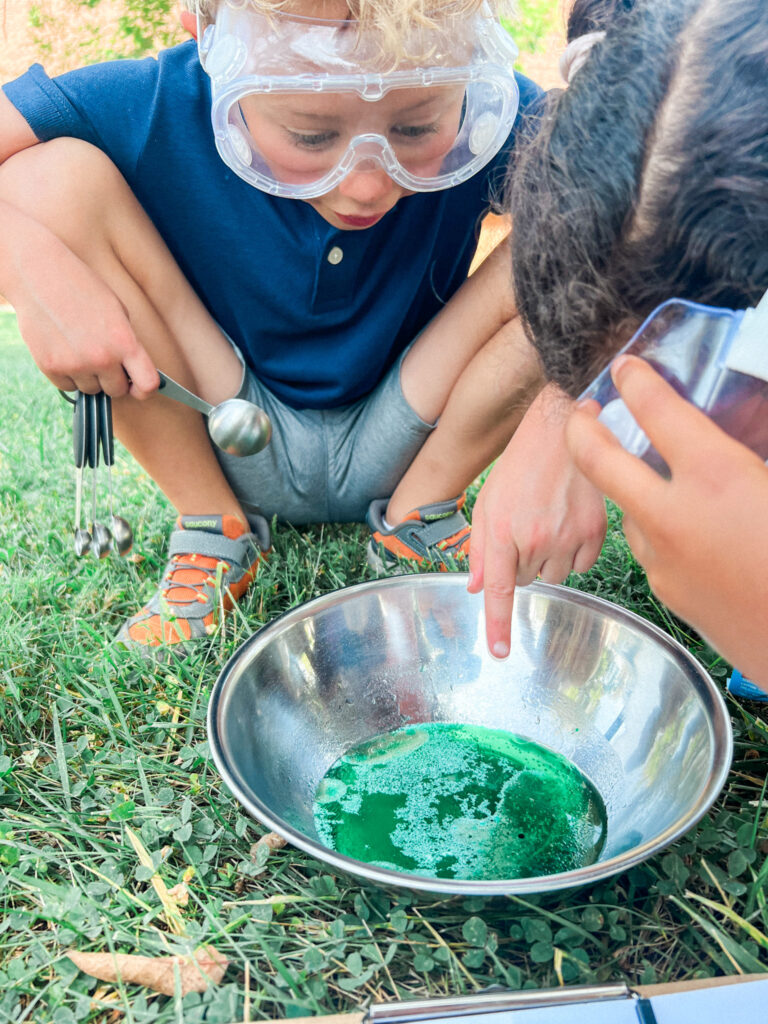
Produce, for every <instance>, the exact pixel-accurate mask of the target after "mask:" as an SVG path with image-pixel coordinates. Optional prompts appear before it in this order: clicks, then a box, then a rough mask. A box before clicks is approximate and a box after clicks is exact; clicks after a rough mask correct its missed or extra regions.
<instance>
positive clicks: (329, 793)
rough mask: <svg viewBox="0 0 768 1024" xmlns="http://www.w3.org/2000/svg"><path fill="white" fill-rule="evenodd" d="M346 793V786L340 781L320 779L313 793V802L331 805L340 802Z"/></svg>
mask: <svg viewBox="0 0 768 1024" xmlns="http://www.w3.org/2000/svg"><path fill="white" fill-rule="evenodd" d="M346 792H347V784H346V783H345V782H342V781H341V779H329V778H328V777H327V776H326V778H324V779H322V780H321V782H320V785H319V786H318V787H317V792H316V793H315V800H316V801H317V802H318V803H319V804H332V803H333V802H334V801H335V800H341V798H342V797H343V796H344V794H345V793H346Z"/></svg>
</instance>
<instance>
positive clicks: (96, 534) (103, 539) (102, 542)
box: [91, 523, 112, 558]
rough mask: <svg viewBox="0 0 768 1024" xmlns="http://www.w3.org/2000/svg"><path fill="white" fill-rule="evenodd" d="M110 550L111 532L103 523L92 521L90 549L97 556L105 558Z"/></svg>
mask: <svg viewBox="0 0 768 1024" xmlns="http://www.w3.org/2000/svg"><path fill="white" fill-rule="evenodd" d="M111 550H112V534H111V533H110V531H109V530H108V529H107V527H106V526H105V525H104V524H103V523H94V524H93V529H92V533H91V551H92V552H93V553H94V555H95V556H96V557H97V558H106V557H107V555H108V554H109V552H110V551H111Z"/></svg>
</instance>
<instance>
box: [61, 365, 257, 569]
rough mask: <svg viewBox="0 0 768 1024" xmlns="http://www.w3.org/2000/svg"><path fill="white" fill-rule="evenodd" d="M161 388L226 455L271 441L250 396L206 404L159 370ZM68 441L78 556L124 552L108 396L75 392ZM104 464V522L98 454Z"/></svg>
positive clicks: (126, 539) (125, 531)
mask: <svg viewBox="0 0 768 1024" xmlns="http://www.w3.org/2000/svg"><path fill="white" fill-rule="evenodd" d="M157 372H158V375H159V377H160V392H161V394H164V395H165V396H166V397H167V398H172V399H173V400H174V401H176V402H181V403H182V405H187V406H190V407H191V408H192V409H196V410H197V411H198V412H201V413H203V415H204V416H206V417H207V418H208V433H209V435H210V438H211V440H212V441H213V443H214V444H215V445H216V446H217V447H218V448H220V449H221V450H222V451H224V452H227V453H228V454H230V455H239V456H246V455H255V454H256V453H257V452H260V451H261V450H262V448H264V447H265V446H266V445H267V444H269V441H270V438H271V436H272V424H271V423H270V421H269V417H268V416H267V414H266V413H265V412H264V411H263V410H262V409H260V408H259V407H258V406H257V405H254V404H253V402H246V401H245V400H243V399H241V398H228V399H227V400H226V401H224V402H220V403H219V404H218V405H215V406H214V405H210V403H208V402H205V401H204V400H203V399H202V398H199V397H198V396H197V395H195V394H193V393H192V392H191V391H187V389H186V388H183V387H182V386H181V385H180V384H178V383H177V382H176V381H175V380H173V379H172V378H171V377H168V376H167V375H166V374H164V373H161V371H160V370H158V371H157ZM65 397H67V399H68V401H71V402H73V405H74V421H73V427H72V445H73V450H74V455H75V541H74V547H75V554H76V555H77V556H78V558H81V557H82V556H83V555H86V554H87V553H88V552H89V551H90V552H91V553H92V554H94V555H95V556H96V557H97V558H104V557H106V555H108V554H109V552H110V551H116V552H117V553H118V555H127V554H128V552H129V551H130V550H131V546H132V545H133V531H132V530H131V527H130V525H129V524H128V523H127V522H126V521H125V519H123V517H122V516H118V515H115V508H114V499H113V496H112V465H113V463H114V461H115V442H114V436H113V433H112V399H111V398H110V397H109V395H107V394H105V393H104V392H103V391H100V392H99V393H98V394H97V395H86V394H85V393H84V392H82V391H76V392H75V398H74V401H73V400H72V399H71V398H69V396H65ZM100 453H101V456H102V457H103V460H104V465H105V466H106V467H107V478H108V480H109V521H110V526H105V525H104V524H103V523H100V522H98V521H97V519H96V486H97V477H98V468H99V455H100ZM86 465H87V466H88V467H89V468H90V470H91V477H92V481H91V486H92V494H91V524H90V529H89V530H87V529H85V527H84V526H83V525H82V516H83V470H84V469H85V467H86Z"/></svg>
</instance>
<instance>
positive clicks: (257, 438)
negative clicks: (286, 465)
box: [157, 370, 272, 455]
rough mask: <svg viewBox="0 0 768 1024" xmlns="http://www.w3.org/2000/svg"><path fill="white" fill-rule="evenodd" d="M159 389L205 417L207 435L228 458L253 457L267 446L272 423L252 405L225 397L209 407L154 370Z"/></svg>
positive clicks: (260, 410)
mask: <svg viewBox="0 0 768 1024" xmlns="http://www.w3.org/2000/svg"><path fill="white" fill-rule="evenodd" d="M157 372H158V374H159V375H160V390H161V392H162V393H163V394H164V395H165V396H166V397H167V398H173V399H174V400H175V401H177V402H181V403H182V405H188V406H189V407H190V408H191V409H197V411H198V412H201V413H202V414H203V415H204V416H207V417H208V433H209V434H210V437H211V440H212V441H213V443H214V444H215V445H216V447H217V448H221V450H222V451H223V452H227V454H229V455H255V454H256V452H260V451H261V450H262V448H265V447H266V445H268V444H269V439H270V437H271V436H272V424H271V423H270V421H269V416H267V414H266V413H265V412H264V410H263V409H260V408H259V407H258V405H254V404H253V402H246V401H245V400H244V399H242V398H228V399H227V400H226V401H224V402H220V403H219V404H218V405H211V404H210V403H209V402H206V401H204V400H203V399H202V398H199V397H198V396H197V395H195V394H193V393H192V392H191V391H187V389H186V388H183V387H182V386H181V384H177V383H176V381H175V380H173V379H172V378H171V377H168V376H167V375H166V374H164V373H162V372H161V371H160V370H158V371H157Z"/></svg>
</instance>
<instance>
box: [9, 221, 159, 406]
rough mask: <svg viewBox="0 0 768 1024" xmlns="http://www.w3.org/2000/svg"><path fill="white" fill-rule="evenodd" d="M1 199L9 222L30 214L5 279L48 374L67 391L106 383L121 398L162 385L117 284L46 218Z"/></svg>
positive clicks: (145, 393) (93, 389) (22, 324)
mask: <svg viewBox="0 0 768 1024" xmlns="http://www.w3.org/2000/svg"><path fill="white" fill-rule="evenodd" d="M0 206H2V211H1V212H2V215H3V219H4V220H5V221H6V223H9V222H13V223H14V226H15V227H17V228H18V227H19V224H18V221H19V219H21V218H23V221H24V223H23V225H22V228H23V237H24V245H23V247H19V248H18V249H17V250H16V252H17V256H16V258H15V259H14V261H13V264H12V266H11V269H10V271H8V272H6V273H5V274H4V275H3V282H2V284H3V291H4V292H5V295H6V297H7V298H8V300H9V301H10V302H11V304H12V305H13V306H14V308H15V310H16V314H17V317H18V321H19V330H20V332H21V335H22V337H23V338H24V341H25V342H26V344H27V346H28V348H29V350H30V352H31V353H32V358H33V359H34V360H35V362H36V363H37V365H38V367H39V368H40V369H41V370H42V372H43V373H44V374H45V376H46V377H48V379H49V380H50V381H51V382H52V383H53V384H54V385H55V386H56V387H57V388H61V389H62V390H63V391H72V390H74V389H75V388H78V389H79V390H80V391H85V392H88V393H90V394H93V393H96V392H98V391H105V392H106V393H107V394H108V395H111V396H112V397H113V398H120V397H122V396H123V395H126V394H129V393H130V394H131V395H132V396H133V397H135V398H146V397H147V396H148V395H149V394H151V393H152V392H153V391H155V390H156V389H157V387H158V385H159V383H160V381H159V378H158V376H157V371H156V370H155V366H154V363H153V362H152V360H151V359H150V357H149V355H148V354H147V352H146V350H145V349H144V348H143V346H142V345H141V344H140V342H139V341H138V339H137V337H136V335H135V333H134V330H133V327H132V326H131V323H130V321H129V319H128V316H127V314H126V311H125V309H124V307H123V305H122V303H121V302H120V300H119V299H118V298H117V296H116V295H115V294H114V292H113V291H112V290H111V288H109V287H108V286H107V285H106V284H105V283H104V282H103V281H102V280H101V278H100V277H99V276H98V275H97V274H96V273H94V271H93V270H91V269H90V268H89V267H88V266H87V265H86V264H85V263H84V262H83V261H82V260H81V259H79V258H78V257H77V256H76V255H75V254H74V253H73V252H72V251H71V250H70V249H69V248H68V247H67V246H66V245H65V244H64V243H63V242H61V241H60V240H59V239H58V238H57V237H56V236H55V235H54V234H52V233H51V232H50V231H49V230H48V229H47V228H45V227H44V226H43V225H41V224H38V223H37V222H35V221H34V220H32V219H31V218H28V217H24V215H23V214H22V213H20V211H18V210H14V209H12V208H10V207H8V205H7V204H0ZM6 214H7V220H6ZM53 268H55V269H53Z"/></svg>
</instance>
